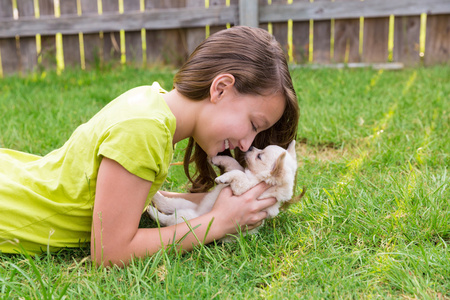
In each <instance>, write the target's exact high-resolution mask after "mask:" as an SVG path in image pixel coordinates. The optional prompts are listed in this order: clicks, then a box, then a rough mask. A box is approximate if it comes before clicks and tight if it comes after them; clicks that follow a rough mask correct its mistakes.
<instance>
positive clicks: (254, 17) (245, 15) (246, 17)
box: [239, 0, 259, 27]
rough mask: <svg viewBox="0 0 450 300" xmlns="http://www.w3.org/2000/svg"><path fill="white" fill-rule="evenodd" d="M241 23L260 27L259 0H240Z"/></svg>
mask: <svg viewBox="0 0 450 300" xmlns="http://www.w3.org/2000/svg"><path fill="white" fill-rule="evenodd" d="M239 25H243V26H250V27H258V25H259V20H258V0H247V1H239Z"/></svg>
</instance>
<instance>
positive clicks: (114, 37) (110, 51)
mask: <svg viewBox="0 0 450 300" xmlns="http://www.w3.org/2000/svg"><path fill="white" fill-rule="evenodd" d="M102 3H103V14H104V15H108V13H117V16H120V15H118V13H119V1H118V0H102ZM122 24H123V23H118V24H117V25H116V26H114V27H112V28H111V29H110V30H108V28H106V30H105V32H104V35H103V37H104V38H103V49H104V52H103V58H104V61H105V62H111V63H114V62H117V61H119V60H120V32H119V31H120V30H121V29H123V28H122Z"/></svg>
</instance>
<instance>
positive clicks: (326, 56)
mask: <svg viewBox="0 0 450 300" xmlns="http://www.w3.org/2000/svg"><path fill="white" fill-rule="evenodd" d="M330 1H331V0H314V3H316V4H318V3H319V2H330ZM310 4H312V3H310ZM313 39H314V42H313V62H315V63H329V62H330V47H331V21H330V20H323V21H322V20H315V21H314V31H313Z"/></svg>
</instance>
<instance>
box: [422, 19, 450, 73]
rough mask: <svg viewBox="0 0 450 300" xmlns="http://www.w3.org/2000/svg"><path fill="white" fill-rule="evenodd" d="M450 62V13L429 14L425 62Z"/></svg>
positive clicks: (429, 63)
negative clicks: (440, 14)
mask: <svg viewBox="0 0 450 300" xmlns="http://www.w3.org/2000/svg"><path fill="white" fill-rule="evenodd" d="M437 63H450V15H442V16H428V17H427V32H426V43H425V64H426V65H433V64H437Z"/></svg>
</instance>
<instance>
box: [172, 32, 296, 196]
mask: <svg viewBox="0 0 450 300" xmlns="http://www.w3.org/2000/svg"><path fill="white" fill-rule="evenodd" d="M224 73H228V74H232V75H233V76H234V77H235V84H234V87H235V88H236V91H237V92H238V93H240V94H247V95H268V94H269V95H270V94H273V93H281V94H282V95H283V96H284V98H285V101H286V106H285V110H284V112H283V115H282V117H281V118H280V120H279V121H278V122H277V123H275V124H274V126H272V127H271V128H269V129H267V130H265V131H263V132H260V133H259V134H258V135H257V136H256V138H255V140H254V141H253V144H252V145H253V146H255V147H257V148H264V147H266V146H267V145H270V144H273V145H279V146H281V147H283V148H287V146H288V144H289V143H290V142H291V141H292V140H293V139H295V137H296V132H297V126H298V118H299V106H298V101H297V96H296V94H295V91H294V87H293V85H292V79H291V75H290V73H289V68H288V65H287V62H286V57H285V54H284V52H283V50H282V49H281V46H280V44H279V43H278V42H277V41H276V40H275V38H274V37H273V36H272V35H270V34H269V33H268V32H267V31H265V30H263V29H260V28H251V27H246V26H236V27H232V28H230V29H225V30H222V31H219V32H217V33H215V34H213V35H211V36H210V37H209V38H207V39H206V40H204V41H203V42H202V43H201V44H200V45H199V46H198V47H197V48H196V49H195V50H194V52H193V53H192V54H191V55H190V57H189V58H188V60H187V61H186V63H185V64H184V65H183V66H182V67H181V68H180V70H179V71H178V72H177V74H176V75H175V77H174V88H176V89H177V91H178V92H180V93H181V94H182V95H183V96H185V97H187V98H189V99H192V100H198V101H200V100H204V99H206V98H209V97H210V94H209V91H210V87H211V84H212V82H213V80H214V78H215V77H216V76H218V75H220V74H224ZM228 154H229V155H230V154H231V153H228ZM234 155H235V158H236V159H237V160H238V161H239V162H241V163H243V153H242V152H241V151H240V150H239V149H238V148H236V149H235V151H234ZM191 162H194V163H195V165H196V172H195V174H194V176H193V177H192V176H191V175H190V172H189V163H191ZM184 170H185V173H186V175H187V177H188V178H189V180H190V181H191V183H192V188H191V192H205V191H207V190H209V189H210V188H211V187H212V186H213V185H214V178H215V177H216V176H217V175H216V173H215V171H214V169H213V168H212V167H211V165H210V164H209V163H208V159H207V155H206V153H205V152H204V151H203V149H201V148H200V147H199V146H198V145H197V143H196V142H195V141H194V140H193V138H192V137H191V138H190V139H189V144H188V146H187V149H186V154H185V157H184Z"/></svg>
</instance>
